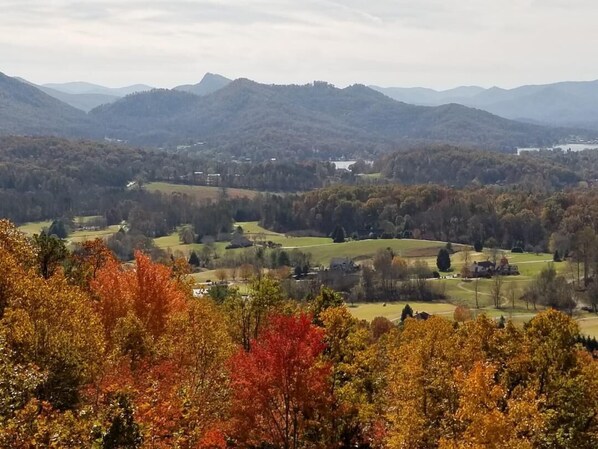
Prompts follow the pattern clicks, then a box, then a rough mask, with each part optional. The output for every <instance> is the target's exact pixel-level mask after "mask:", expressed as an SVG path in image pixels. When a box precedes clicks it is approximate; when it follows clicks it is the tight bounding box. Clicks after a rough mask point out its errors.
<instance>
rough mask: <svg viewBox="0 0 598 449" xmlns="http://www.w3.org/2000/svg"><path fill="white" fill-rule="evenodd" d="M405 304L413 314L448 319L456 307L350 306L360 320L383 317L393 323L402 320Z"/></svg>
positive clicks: (428, 304)
mask: <svg viewBox="0 0 598 449" xmlns="http://www.w3.org/2000/svg"><path fill="white" fill-rule="evenodd" d="M405 304H409V305H410V306H411V308H412V309H413V313H417V312H428V313H431V314H435V315H443V316H446V317H448V318H452V317H453V312H454V311H455V307H456V306H454V305H453V304H449V303H443V302H416V301H413V302H411V301H405V302H386V303H356V304H354V305H348V309H349V311H350V312H351V314H352V315H353V316H354V317H355V318H357V319H360V320H367V321H371V320H373V319H374V318H376V317H379V316H383V317H385V318H388V319H389V320H391V321H396V320H399V319H400V318H401V312H402V311H403V307H405Z"/></svg>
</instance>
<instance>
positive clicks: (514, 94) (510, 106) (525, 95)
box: [371, 80, 598, 130]
mask: <svg viewBox="0 0 598 449" xmlns="http://www.w3.org/2000/svg"><path fill="white" fill-rule="evenodd" d="M371 87H372V89H375V90H377V91H379V92H382V93H384V94H385V95H387V96H389V97H391V98H393V99H395V100H398V101H405V102H409V103H412V104H419V105H426V106H440V105H443V104H447V103H457V104H462V105H464V106H468V107H474V108H478V109H482V110H485V111H487V112H490V113H492V114H496V115H498V116H501V117H504V118H508V119H513V120H520V121H527V122H533V123H539V124H546V125H552V126H571V127H578V128H588V129H594V130H598V80H597V81H566V82H560V83H554V84H544V85H528V86H521V87H517V88H514V89H502V88H499V87H492V88H490V89H484V88H481V87H475V86H474V87H459V88H456V89H450V90H446V91H436V90H433V89H426V88H397V87H388V88H383V87H377V86H371Z"/></svg>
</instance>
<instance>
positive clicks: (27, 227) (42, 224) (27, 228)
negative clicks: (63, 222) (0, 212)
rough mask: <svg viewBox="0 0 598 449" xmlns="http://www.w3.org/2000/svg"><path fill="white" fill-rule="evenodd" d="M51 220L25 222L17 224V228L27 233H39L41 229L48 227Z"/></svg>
mask: <svg viewBox="0 0 598 449" xmlns="http://www.w3.org/2000/svg"><path fill="white" fill-rule="evenodd" d="M51 224H52V221H51V220H49V221H35V222H32V223H25V224H23V225H21V226H19V230H20V231H21V232H24V233H25V234H27V235H33V234H39V233H40V232H41V231H42V229H44V228H49V227H50V225H51Z"/></svg>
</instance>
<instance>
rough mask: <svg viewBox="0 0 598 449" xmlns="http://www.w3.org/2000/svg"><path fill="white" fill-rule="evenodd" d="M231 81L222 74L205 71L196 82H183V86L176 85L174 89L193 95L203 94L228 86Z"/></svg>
mask: <svg viewBox="0 0 598 449" xmlns="http://www.w3.org/2000/svg"><path fill="white" fill-rule="evenodd" d="M231 82H232V80H231V79H228V78H226V77H224V76H222V75H218V74H215V73H209V72H208V73H206V74H205V75H204V77H203V78H202V80H201V81H200V82H199V83H197V84H185V85H183V86H177V87H175V88H174V90H179V91H182V92H189V93H192V94H195V95H199V96H204V95H209V94H211V93H214V92H216V91H217V90H220V89H222V88H223V87H226V86H228V85H229V84H230V83H231Z"/></svg>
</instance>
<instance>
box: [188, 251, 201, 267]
mask: <svg viewBox="0 0 598 449" xmlns="http://www.w3.org/2000/svg"><path fill="white" fill-rule="evenodd" d="M189 265H191V266H192V267H199V265H200V262H199V257H198V256H197V253H196V252H195V251H191V255H190V256H189Z"/></svg>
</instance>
